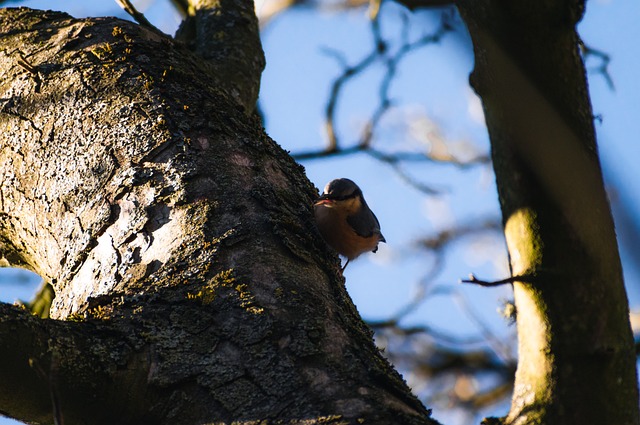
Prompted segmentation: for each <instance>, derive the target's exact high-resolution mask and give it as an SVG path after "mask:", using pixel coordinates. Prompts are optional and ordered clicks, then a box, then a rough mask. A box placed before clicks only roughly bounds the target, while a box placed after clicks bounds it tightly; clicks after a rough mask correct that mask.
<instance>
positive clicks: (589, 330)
mask: <svg viewBox="0 0 640 425" xmlns="http://www.w3.org/2000/svg"><path fill="white" fill-rule="evenodd" d="M583 7H584V3H583V2H580V1H578V2H572V1H560V2H558V1H553V0H551V1H542V2H536V3H535V6H534V5H533V3H531V2H528V1H524V0H523V1H514V2H509V3H505V2H502V1H485V2H476V1H473V0H470V1H466V0H465V1H461V2H459V8H460V11H461V13H462V16H463V18H464V20H465V21H466V22H467V24H468V27H469V31H470V34H471V36H472V39H473V43H474V51H475V58H476V62H475V69H474V71H473V73H472V76H471V82H472V85H473V86H474V89H475V90H476V91H477V92H478V94H479V95H480V97H481V98H482V101H483V107H484V112H485V118H486V121H487V127H488V129H489V134H490V137H491V146H492V158H493V161H492V163H493V165H494V169H495V172H496V181H497V186H498V193H499V198H500V203H501V207H502V214H503V221H504V226H505V236H506V241H507V246H508V249H509V253H510V260H511V269H512V270H511V272H512V275H513V276H527V275H531V276H535V277H536V279H535V281H533V282H526V281H519V280H516V281H514V296H515V304H516V308H517V311H518V316H517V325H518V335H519V349H518V352H519V363H518V370H517V373H516V381H515V387H514V395H513V401H512V406H511V411H510V412H509V415H508V416H507V418H506V419H505V420H504V421H503V422H504V423H507V424H524V423H553V424H576V423H620V424H634V423H638V421H639V419H638V402H637V400H638V392H637V377H636V372H635V356H634V353H633V340H632V335H631V330H630V326H629V318H628V309H627V305H628V303H627V298H626V294H625V290H624V285H623V282H622V271H621V267H620V259H619V256H618V249H617V245H616V240H615V232H614V228H613V222H612V219H611V214H610V210H609V205H608V203H607V197H606V193H605V191H604V185H603V182H602V176H601V171H600V166H599V161H598V156H597V148H596V142H595V135H594V129H593V117H592V111H591V106H590V101H589V96H588V92H587V84H586V79H585V70H584V65H583V63H582V60H581V57H580V54H579V39H578V36H577V34H576V30H575V26H576V24H577V22H578V21H579V20H580V18H581V16H582V13H583Z"/></svg>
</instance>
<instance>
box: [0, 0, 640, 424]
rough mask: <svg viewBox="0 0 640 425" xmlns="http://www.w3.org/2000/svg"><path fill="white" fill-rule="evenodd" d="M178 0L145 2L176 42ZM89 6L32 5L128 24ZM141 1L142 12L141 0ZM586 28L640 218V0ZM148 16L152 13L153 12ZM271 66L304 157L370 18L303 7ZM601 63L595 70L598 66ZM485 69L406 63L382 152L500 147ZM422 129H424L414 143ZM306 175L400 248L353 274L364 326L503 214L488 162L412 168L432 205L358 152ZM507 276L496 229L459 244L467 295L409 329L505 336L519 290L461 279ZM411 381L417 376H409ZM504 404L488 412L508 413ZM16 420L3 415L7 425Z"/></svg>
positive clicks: (276, 95) (443, 413)
mask: <svg viewBox="0 0 640 425" xmlns="http://www.w3.org/2000/svg"><path fill="white" fill-rule="evenodd" d="M169 3H170V2H169V1H168V0H167V1H161V0H155V1H147V2H146V7H147V8H146V10H145V13H146V15H147V17H148V18H149V19H150V20H151V21H152V22H154V23H155V24H156V25H157V26H159V27H160V28H161V29H163V30H164V31H166V32H168V33H173V32H174V31H175V28H176V26H177V23H178V21H177V17H176V15H175V14H173V13H171V12H170V6H169ZM86 4H87V3H86V2H83V1H71V0H68V1H65V2H56V3H54V5H55V6H52V2H50V1H46V0H31V1H28V2H20V3H19V5H27V6H29V7H33V8H51V7H64V8H65V9H64V10H65V11H67V12H69V13H70V14H72V15H74V16H77V17H82V16H108V15H116V16H119V17H122V18H126V17H127V16H126V15H125V14H124V13H123V12H122V11H121V10H120V9H119V8H118V6H117V5H116V4H115V2H113V3H112V2H98V4H97V5H96V6H92V7H91V9H89V8H87V7H86V6H85V5H86ZM136 4H138V3H136ZM587 4H588V7H587V13H586V16H585V18H584V20H583V22H582V23H581V24H580V26H579V30H580V34H581V36H582V38H583V40H584V42H585V43H586V44H587V45H588V46H591V47H593V48H596V49H598V50H600V51H603V52H605V53H607V54H608V55H610V57H611V63H610V65H609V73H610V75H611V77H612V78H613V81H614V84H615V90H611V89H610V88H609V86H608V85H607V83H606V81H605V79H604V78H603V77H602V76H601V75H599V74H597V73H595V72H591V73H590V74H589V84H590V91H591V97H592V103H593V108H594V113H595V114H596V115H600V116H601V117H602V120H601V121H596V129H597V132H598V140H599V148H600V152H601V155H602V158H603V164H604V169H605V174H606V178H607V181H608V182H609V183H610V184H611V186H612V187H615V188H616V191H619V192H620V193H622V194H624V195H625V197H626V198H627V199H630V202H629V203H630V210H631V212H632V215H633V216H635V217H639V216H640V196H638V194H640V167H638V166H637V164H636V163H637V161H638V159H640V143H639V142H640V140H639V136H638V135H639V134H640V88H639V87H640V85H639V84H638V83H637V73H638V69H639V68H640V66H639V64H638V61H639V60H640V49H639V48H638V45H637V41H638V40H640V27H639V26H638V25H637V22H639V21H640V3H638V1H637V0H608V1H605V0H592V1H590V2H588V3H587ZM141 8H142V7H141ZM382 13H383V17H384V19H383V21H382V28H383V33H385V34H394V33H396V32H397V29H398V28H399V23H400V22H401V21H400V17H401V15H402V14H404V13H405V12H404V10H403V9H402V8H401V7H399V6H396V5H394V4H391V3H385V5H384V6H383V10H382ZM437 24H438V21H437V20H435V19H434V18H433V17H432V16H431V15H430V14H427V13H416V14H414V15H412V16H411V18H410V25H411V29H410V34H411V36H413V37H418V36H419V35H420V34H422V33H423V32H425V33H428V32H430V31H433V30H435V28H436V27H437ZM263 44H264V48H265V54H266V57H267V68H266V70H265V73H264V76H263V81H262V92H261V105H262V108H263V110H264V111H265V114H266V127H267V131H268V133H269V134H270V135H271V137H272V138H273V139H274V140H275V141H276V142H278V143H279V144H280V145H282V146H283V147H284V148H285V149H287V150H289V151H291V152H292V153H295V152H299V151H306V150H309V149H314V148H318V149H320V148H322V146H323V144H324V143H325V134H324V127H323V123H324V108H325V103H326V100H327V96H328V92H329V88H330V84H331V82H332V81H333V79H335V78H336V77H337V76H338V75H339V73H340V67H339V65H338V64H337V62H336V61H335V60H334V59H332V58H331V57H329V56H327V54H326V53H324V52H323V51H324V50H326V49H327V48H328V49H333V50H336V51H340V52H341V53H342V54H343V55H344V56H345V58H347V61H348V62H349V63H355V62H356V61H358V60H359V59H360V58H362V57H363V56H364V55H365V54H366V53H367V52H368V50H366V49H368V48H369V46H370V44H371V34H370V32H369V23H368V21H367V19H366V14H365V13H364V12H363V11H362V10H357V11H351V12H347V13H340V14H337V13H328V12H327V13H322V14H318V13H314V12H310V11H308V10H303V9H301V10H296V11H293V12H290V13H287V14H285V15H282V16H280V17H278V18H277V19H276V20H274V21H273V22H272V23H270V24H269V26H268V27H267V29H266V31H265V32H264V34H263ZM597 62H598V61H597V60H593V59H589V60H588V62H587V65H588V67H593V66H595V65H597ZM472 66H473V58H472V56H471V52H470V46H469V43H468V40H466V39H465V37H463V36H460V35H449V36H445V37H444V38H443V40H442V41H441V42H440V43H439V44H434V45H430V46H427V47H425V48H423V49H421V50H419V51H416V52H415V53H413V54H410V55H409V56H407V58H406V59H405V60H404V61H403V62H402V63H401V64H400V66H399V69H398V78H397V79H396V80H395V81H394V83H393V84H392V87H391V93H392V96H393V98H394V99H396V100H397V103H398V105H399V107H398V108H397V109H394V110H392V111H390V113H389V114H388V116H387V117H386V118H385V119H384V120H383V121H382V122H381V129H380V130H381V131H380V132H379V133H378V134H379V137H378V138H377V139H375V143H376V146H379V147H381V148H385V149H389V150H391V149H396V150H412V151H416V152H420V151H425V150H428V149H434V148H435V147H434V142H433V140H431V139H425V138H424V137H421V136H420V130H425V129H426V130H433V129H437V131H438V132H440V133H441V134H442V137H443V138H444V139H445V140H448V141H451V142H453V143H454V145H455V146H471V147H473V149H476V150H477V151H478V152H483V153H486V152H487V151H488V138H487V134H486V129H485V127H484V124H483V123H482V120H481V115H479V112H478V101H477V99H476V98H475V96H474V95H473V93H472V91H471V90H470V88H469V87H468V84H467V80H468V75H469V72H470V71H471V69H472ZM381 76H382V68H380V67H378V68H373V69H371V70H369V71H367V72H366V73H364V74H363V75H362V76H361V77H359V78H358V79H357V80H356V81H355V82H354V83H353V85H351V86H349V87H348V89H347V91H346V92H345V102H344V103H341V104H340V107H339V109H338V120H337V128H338V130H339V131H340V134H341V135H343V137H342V140H343V141H344V143H345V145H349V144H350V143H352V142H353V141H355V140H356V139H357V136H358V134H359V129H361V127H362V124H363V122H364V120H366V119H367V117H368V116H369V115H370V113H371V111H372V110H373V108H374V107H375V102H376V101H377V89H376V88H375V87H376V86H375V84H376V83H377V82H379V80H380V78H381ZM416 133H417V134H416ZM303 165H304V166H305V168H306V171H307V175H308V177H309V178H310V180H311V181H312V182H313V183H315V184H316V186H317V187H319V188H322V187H323V186H324V185H325V183H326V182H327V181H329V180H331V179H333V178H336V177H349V178H351V179H353V180H354V181H356V182H357V183H358V184H359V185H360V186H361V188H362V189H363V191H364V194H365V197H366V199H367V201H368V203H369V205H370V206H371V207H372V209H373V210H374V211H375V213H376V215H377V216H378V218H379V220H380V223H381V226H382V231H383V233H384V235H385V237H386V239H387V241H388V243H387V244H386V245H383V246H381V249H380V250H379V252H378V253H377V254H367V255H365V256H363V257H362V258H360V259H358V260H356V261H354V262H352V263H351V264H350V265H349V267H348V268H347V270H346V272H345V276H346V278H347V288H348V290H349V293H350V294H351V296H352V298H353V300H354V302H355V303H356V305H357V306H358V309H359V311H360V313H361V314H362V316H363V317H365V318H367V319H381V318H384V317H386V316H388V315H389V314H392V313H394V312H395V311H397V310H398V309H399V308H401V306H403V305H404V304H405V303H406V302H407V301H408V300H409V299H410V298H411V296H412V294H414V293H415V291H416V290H417V288H418V287H419V283H420V281H421V279H422V278H423V277H424V276H425V274H427V273H429V271H430V270H431V269H432V267H433V264H434V262H435V260H436V259H435V257H434V256H433V255H431V254H429V253H425V252H421V251H418V250H416V249H414V246H415V242H416V241H417V240H418V239H419V238H420V237H424V236H427V235H431V234H433V233H434V232H436V231H438V230H442V229H445V228H448V227H450V226H455V225H457V224H464V223H467V222H474V221H477V220H480V219H484V218H485V217H499V207H498V203H497V195H496V191H495V184H494V177H493V174H492V171H491V169H490V168H489V167H486V166H478V167H473V168H470V169H466V170H464V171H461V170H460V169H457V168H456V167H454V166H450V165H434V164H429V163H418V164H411V165H409V166H407V167H406V169H405V171H406V172H407V173H409V174H410V175H411V176H412V177H413V178H415V179H418V180H420V181H421V182H423V183H425V184H428V185H429V186H431V187H434V188H437V189H440V190H441V192H442V193H441V194H440V195H438V196H425V195H424V194H422V193H420V192H418V191H416V190H415V189H413V188H411V187H409V186H407V185H406V183H404V182H403V181H402V179H401V178H399V177H398V175H397V173H396V172H395V171H394V170H392V169H391V168H390V167H389V166H387V165H384V164H381V163H380V162H378V161H377V160H375V159H372V158H371V157H369V156H367V155H364V154H357V155H352V156H347V157H340V158H333V159H330V160H312V161H305V162H303ZM634 255H635V256H637V255H638V254H637V253H636V252H629V251H625V250H623V252H622V258H623V263H624V264H625V277H626V280H627V285H628V292H629V297H630V301H631V306H632V308H634V307H636V308H638V305H640V276H639V275H638V271H637V270H635V269H634V268H633V267H631V264H632V262H631V260H632V259H633V256H634ZM471 272H473V273H476V274H477V275H478V276H479V277H482V278H487V279H494V278H495V279H499V278H503V277H506V276H507V275H508V269H507V262H506V253H505V249H504V243H503V241H502V238H501V237H500V236H495V235H491V234H484V235H481V236H480V237H478V238H473V239H467V240H465V241H464V243H457V244H454V245H453V246H452V247H451V249H450V250H449V251H448V253H447V257H446V261H445V263H444V266H443V267H442V269H441V271H440V273H439V274H438V275H437V276H436V277H435V279H434V283H433V284H434V285H435V286H437V287H440V288H443V289H444V290H446V291H455V293H456V294H458V295H457V297H453V296H451V294H450V293H444V292H443V293H442V294H441V295H438V296H434V297H433V298H430V299H429V300H428V301H427V302H426V303H425V304H424V305H422V306H421V307H420V308H419V309H417V311H415V312H414V313H412V314H411V315H410V316H409V317H407V319H406V322H407V323H427V324H429V325H430V326H433V327H435V328H437V329H440V330H444V331H447V332H451V333H454V334H456V335H462V336H468V335H477V333H478V328H477V323H476V322H475V321H474V320H471V319H469V317H468V315H467V314H465V312H464V309H461V308H460V299H464V300H466V302H467V304H469V305H470V306H471V309H472V310H473V311H474V313H475V314H477V315H478V316H479V317H480V318H481V320H482V321H483V322H484V323H485V324H486V325H487V326H488V327H489V328H490V329H492V331H493V332H494V333H495V334H496V335H500V336H507V335H511V334H512V333H513V329H512V328H510V327H509V326H507V324H506V323H505V322H504V320H503V319H502V318H500V317H499V315H498V314H497V312H496V310H497V309H498V307H499V306H500V305H501V300H502V299H507V298H509V297H510V289H509V288H508V287H501V288H495V289H486V288H480V287H474V286H461V285H459V284H458V283H457V282H458V279H460V278H464V277H466V276H467V275H468V274H469V273H471ZM24 276H26V275H25V272H21V271H15V270H0V285H2V286H1V288H2V289H1V291H0V297H1V299H2V300H4V301H7V302H12V301H14V300H15V299H17V298H22V299H28V298H29V297H30V296H31V292H32V291H33V288H34V286H35V282H36V280H37V279H34V278H30V279H31V282H32V284H31V285H24V284H23V283H19V284H15V283H14V282H17V281H20V282H21V279H23V278H24ZM406 377H407V379H408V380H409V382H410V383H411V377H410V376H407V375H406ZM433 407H435V408H434V412H435V416H436V418H438V419H439V420H441V421H443V422H444V423H448V424H453V423H456V421H458V422H463V421H464V417H462V416H460V415H459V414H458V413H456V412H450V411H447V409H439V408H437V407H436V406H433ZM505 409H506V408H505V407H504V406H502V407H501V409H500V410H496V411H493V412H485V413H487V414H497V415H500V414H503V413H506V410H505ZM9 423H15V422H13V421H9V420H3V419H0V425H1V424H9Z"/></svg>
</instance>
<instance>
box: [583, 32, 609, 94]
mask: <svg viewBox="0 0 640 425" xmlns="http://www.w3.org/2000/svg"><path fill="white" fill-rule="evenodd" d="M580 49H581V50H582V54H583V56H584V58H585V60H586V59H588V58H589V57H594V58H596V59H598V60H599V61H600V63H599V64H598V66H596V67H595V68H593V69H594V70H595V72H596V73H598V74H600V75H602V77H603V78H604V80H605V81H606V83H607V86H609V89H610V90H611V91H615V89H616V88H615V85H614V84H613V78H611V74H610V73H609V63H610V62H611V56H609V55H608V54H606V53H605V52H603V51H602V50H598V49H594V48H593V47H590V46H587V45H586V44H584V42H582V41H580Z"/></svg>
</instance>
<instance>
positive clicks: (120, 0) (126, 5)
mask: <svg viewBox="0 0 640 425" xmlns="http://www.w3.org/2000/svg"><path fill="white" fill-rule="evenodd" d="M115 1H116V3H117V4H118V6H120V7H121V8H122V9H123V10H124V11H125V12H127V13H128V14H129V15H131V17H132V18H133V19H134V20H135V21H136V22H137V23H139V24H140V25H142V26H143V27H146V28H149V29H150V30H152V31H153V32H155V33H158V34H162V35H166V34H165V33H163V32H162V31H160V30H159V29H158V28H157V27H156V26H155V25H153V24H152V23H151V22H149V20H148V19H147V18H146V17H145V16H144V14H142V13H140V12H138V10H137V9H136V8H135V7H134V6H133V4H132V3H131V2H130V1H129V0H115Z"/></svg>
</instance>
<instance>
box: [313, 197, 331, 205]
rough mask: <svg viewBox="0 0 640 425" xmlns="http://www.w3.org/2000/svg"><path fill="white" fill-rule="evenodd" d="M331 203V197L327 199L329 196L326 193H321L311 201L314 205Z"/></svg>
mask: <svg viewBox="0 0 640 425" xmlns="http://www.w3.org/2000/svg"><path fill="white" fill-rule="evenodd" d="M332 203H333V199H329V197H328V196H327V195H322V196H320V197H319V198H318V199H316V201H315V202H314V203H313V205H314V206H316V205H327V204H332Z"/></svg>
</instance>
